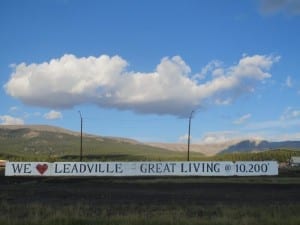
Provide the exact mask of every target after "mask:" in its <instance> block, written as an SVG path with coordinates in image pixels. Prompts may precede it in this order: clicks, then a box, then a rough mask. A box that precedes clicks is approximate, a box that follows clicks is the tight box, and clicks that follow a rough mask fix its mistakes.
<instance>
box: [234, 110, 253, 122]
mask: <svg viewBox="0 0 300 225" xmlns="http://www.w3.org/2000/svg"><path fill="white" fill-rule="evenodd" d="M251 116H252V115H251V114H250V113H248V114H245V115H243V116H241V117H240V118H238V119H236V120H235V121H233V123H234V124H236V125H240V124H243V123H245V122H246V121H247V120H249V119H250V118H251Z"/></svg>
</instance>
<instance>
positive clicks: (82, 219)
mask: <svg viewBox="0 0 300 225" xmlns="http://www.w3.org/2000/svg"><path fill="white" fill-rule="evenodd" d="M291 181H292V182H291ZM299 188H300V179H299V177H294V178H288V179H285V180H284V181H283V178H282V177H272V178H263V177H255V178H251V179H249V178H209V177H207V178H147V179H145V178H134V179H133V178H131V179H126V178H120V179H118V178H103V179H101V178H51V179H50V178H44V179H36V178H30V179H28V178H16V177H15V178H4V177H2V180H1V183H0V197H1V198H0V211H1V214H0V224H5V225H27V224H30V225H50V224H56V225H74V224H77V225H102V224H116V225H117V224H118V225H123V224H124V225H125V224H128V225H129V224H130V225H131V224H133V225H135V224H136V225H137V224H149V225H150V224H153V225H154V224H156V225H160V224H170V225H186V224H199V225H204V224H205V225H215V224H218V225H227V224H228V225H229V224H230V225H240V224H243V225H259V224H262V225H281V224H287V225H298V224H299V223H300V216H299V210H300V193H299Z"/></svg>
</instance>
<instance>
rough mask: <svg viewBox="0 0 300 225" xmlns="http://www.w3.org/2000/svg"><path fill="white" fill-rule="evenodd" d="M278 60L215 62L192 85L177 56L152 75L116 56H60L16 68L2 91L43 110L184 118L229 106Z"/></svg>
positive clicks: (256, 58)
mask: <svg viewBox="0 0 300 225" xmlns="http://www.w3.org/2000/svg"><path fill="white" fill-rule="evenodd" d="M278 60H279V57H275V56H271V55H269V56H268V55H253V56H243V57H242V58H241V59H240V60H239V62H238V63H237V64H235V65H232V66H230V67H227V68H226V67H222V66H221V65H222V63H220V62H219V61H218V63H216V62H215V63H213V64H211V65H212V66H208V67H207V66H206V68H204V72H205V73H211V76H209V78H210V79H205V80H198V81H196V80H195V79H193V77H194V76H193V74H191V68H190V67H189V65H188V64H187V63H186V62H185V61H184V60H183V59H182V58H181V57H180V56H174V57H172V58H168V57H166V58H163V59H162V60H161V62H160V63H159V64H158V65H157V66H156V68H155V69H154V71H153V72H150V73H146V72H133V71H128V70H126V68H127V65H128V63H127V62H126V60H124V59H123V58H121V57H120V56H113V57H110V56H107V55H101V56H99V57H93V56H90V57H82V58H77V57H76V56H74V55H64V56H62V57H61V58H58V59H52V60H50V61H49V62H43V63H40V64H36V63H32V64H28V65H27V64H25V63H21V64H18V65H15V66H14V71H13V73H12V74H11V77H10V79H9V80H8V82H7V83H6V84H5V85H4V88H5V90H6V93H7V94H8V95H10V96H12V97H14V98H17V99H20V100H21V101H22V102H24V103H25V104H29V105H35V106H40V107H46V108H56V109H63V108H72V107H74V106H76V105H79V104H82V103H90V104H95V105H98V106H99V107H107V108H117V109H124V110H132V111H135V112H138V113H153V114H170V115H176V116H179V117H186V116H188V115H189V113H190V112H191V110H194V109H197V108H201V107H203V106H205V105H207V104H216V103H217V104H220V103H222V102H224V103H229V101H228V99H230V102H231V101H233V100H234V99H236V98H237V97H239V96H240V95H241V94H244V93H247V92H252V91H253V90H254V87H255V86H256V85H257V84H258V82H261V81H264V80H265V79H267V78H270V77H271V74H270V73H269V70H270V68H271V66H272V65H273V63H275V62H277V61H278ZM216 70H217V71H216ZM220 71H222V72H220ZM216 74H217V75H216Z"/></svg>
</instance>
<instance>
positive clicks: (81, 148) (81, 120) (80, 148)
mask: <svg viewBox="0 0 300 225" xmlns="http://www.w3.org/2000/svg"><path fill="white" fill-rule="evenodd" d="M78 113H79V116H80V162H82V115H81V112H80V111H78Z"/></svg>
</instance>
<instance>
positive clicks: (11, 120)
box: [0, 115, 24, 125]
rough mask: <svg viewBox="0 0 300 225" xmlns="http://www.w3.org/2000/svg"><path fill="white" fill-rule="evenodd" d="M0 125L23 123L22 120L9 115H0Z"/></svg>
mask: <svg viewBox="0 0 300 225" xmlns="http://www.w3.org/2000/svg"><path fill="white" fill-rule="evenodd" d="M0 121H1V122H0V124H1V125H23V124H24V120H23V119H21V118H17V117H12V116H10V115H0Z"/></svg>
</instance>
